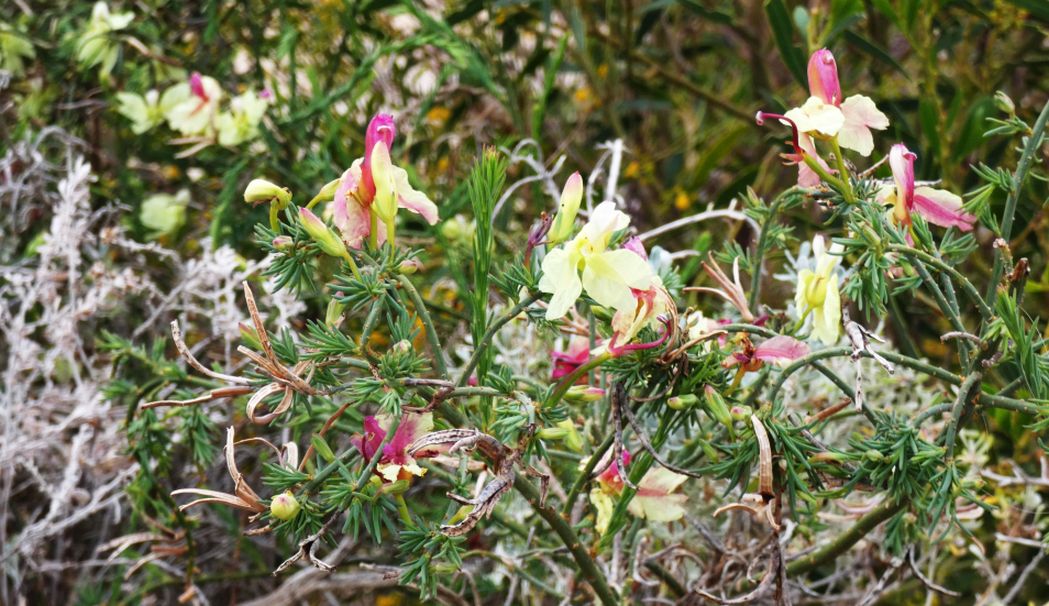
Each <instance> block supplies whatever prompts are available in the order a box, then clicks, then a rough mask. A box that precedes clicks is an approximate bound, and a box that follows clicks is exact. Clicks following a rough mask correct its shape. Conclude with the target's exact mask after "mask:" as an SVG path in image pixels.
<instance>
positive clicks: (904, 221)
mask: <svg viewBox="0 0 1049 606" xmlns="http://www.w3.org/2000/svg"><path fill="white" fill-rule="evenodd" d="M917 158H918V156H917V155H915V153H914V152H912V151H910V150H909V149H907V146H905V145H904V144H902V143H897V144H896V145H893V146H892V149H891V150H890V151H889V166H890V167H891V168H892V178H893V181H894V182H895V190H893V189H891V188H889V189H885V190H883V191H882V192H881V194H880V196H879V197H880V198H881V199H882V201H884V202H886V203H889V202H891V203H892V205H893V213H892V214H893V218H894V219H896V221H897V222H898V223H900V224H901V225H905V226H910V224H911V213H912V212H915V211H916V212H917V213H918V214H919V215H921V216H922V217H923V218H924V219H925V220H926V221H928V222H929V223H932V224H933V225H939V226H940V227H957V228H958V229H959V230H961V231H970V230H972V228H973V224H974V223H975V222H976V217H975V216H973V215H971V214H969V213H967V212H965V211H964V210H962V199H961V197H959V196H957V195H955V194H952V193H951V192H949V191H945V190H942V189H935V188H932V187H926V186H921V187H915V186H914V161H915V160H916V159H917Z"/></svg>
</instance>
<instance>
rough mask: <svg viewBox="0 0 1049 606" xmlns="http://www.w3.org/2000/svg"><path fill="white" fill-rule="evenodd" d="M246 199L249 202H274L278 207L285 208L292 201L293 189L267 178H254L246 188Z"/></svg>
mask: <svg viewBox="0 0 1049 606" xmlns="http://www.w3.org/2000/svg"><path fill="white" fill-rule="evenodd" d="M244 201H245V202H247V203H249V204H262V203H263V202H273V203H274V204H276V205H277V208H278V209H284V207H286V206H287V205H288V203H289V202H291V190H289V189H288V188H286V187H281V186H279V185H277V184H276V183H270V182H269V181H267V180H265V179H252V180H251V183H248V187H247V188H246V189H245V190H244Z"/></svg>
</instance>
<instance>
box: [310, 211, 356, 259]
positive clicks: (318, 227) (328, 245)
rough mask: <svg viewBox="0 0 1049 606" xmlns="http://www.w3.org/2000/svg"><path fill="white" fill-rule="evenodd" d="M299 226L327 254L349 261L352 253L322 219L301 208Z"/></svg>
mask: <svg viewBox="0 0 1049 606" xmlns="http://www.w3.org/2000/svg"><path fill="white" fill-rule="evenodd" d="M299 224H300V225H302V228H303V229H305V230H306V233H308V234H309V235H310V238H312V239H313V241H314V242H316V243H317V244H318V245H319V246H320V249H321V250H322V251H324V252H325V253H326V254H329V255H331V256H333V257H339V258H342V259H347V260H349V258H350V253H349V252H347V250H346V245H345V244H344V243H343V242H342V238H340V237H339V235H338V234H336V233H335V232H334V231H332V229H331V228H330V227H328V226H327V225H326V224H325V223H324V221H321V220H320V217H318V216H317V215H315V214H313V213H312V212H311V211H309V210H307V209H305V208H300V209H299Z"/></svg>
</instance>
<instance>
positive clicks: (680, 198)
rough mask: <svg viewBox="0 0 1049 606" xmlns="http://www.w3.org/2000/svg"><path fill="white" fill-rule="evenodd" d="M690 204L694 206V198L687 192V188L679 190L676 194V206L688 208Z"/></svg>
mask: <svg viewBox="0 0 1049 606" xmlns="http://www.w3.org/2000/svg"><path fill="white" fill-rule="evenodd" d="M690 206H692V198H691V197H690V196H689V195H688V194H687V193H685V190H683V189H679V190H677V193H675V194H674V208H676V209H678V210H688V208H689V207H690Z"/></svg>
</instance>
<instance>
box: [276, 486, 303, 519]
mask: <svg viewBox="0 0 1049 606" xmlns="http://www.w3.org/2000/svg"><path fill="white" fill-rule="evenodd" d="M298 513H299V501H298V500H297V499H296V498H295V495H293V494H291V491H290V490H288V491H285V492H284V494H279V495H277V496H275V497H273V499H272V500H271V501H270V514H271V515H273V517H275V518H277V519H278V520H283V521H285V522H286V521H288V520H290V519H292V518H294V517H295V516H296V514H298Z"/></svg>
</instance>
